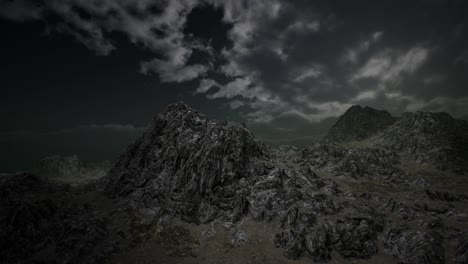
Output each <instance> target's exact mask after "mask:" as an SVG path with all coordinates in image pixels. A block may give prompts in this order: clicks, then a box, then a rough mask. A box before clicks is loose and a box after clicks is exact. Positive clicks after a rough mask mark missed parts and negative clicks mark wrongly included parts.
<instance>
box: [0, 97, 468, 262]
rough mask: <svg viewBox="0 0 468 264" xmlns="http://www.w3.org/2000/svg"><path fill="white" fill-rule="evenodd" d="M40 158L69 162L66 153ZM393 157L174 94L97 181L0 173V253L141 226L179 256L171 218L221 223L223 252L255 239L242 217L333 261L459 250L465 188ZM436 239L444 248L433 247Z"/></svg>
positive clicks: (69, 255)
mask: <svg viewBox="0 0 468 264" xmlns="http://www.w3.org/2000/svg"><path fill="white" fill-rule="evenodd" d="M395 125H396V124H395ZM395 125H394V126H395ZM392 127H393V126H392ZM389 142H390V141H389ZM53 160H56V159H53ZM52 163H53V162H52ZM53 164H58V165H55V168H63V170H64V171H66V172H67V173H71V174H74V173H80V170H75V168H77V167H80V166H81V165H79V161H78V160H77V159H75V158H71V159H65V160H63V161H57V162H56V163H53ZM399 164H400V155H399V154H398V153H397V151H396V150H392V149H390V148H386V149H380V148H376V147H363V146H347V145H340V144H335V143H333V142H322V143H320V144H316V145H313V146H310V147H308V148H305V149H303V150H299V149H297V148H294V147H286V146H283V147H278V148H271V147H268V146H265V145H264V144H262V143H261V142H259V141H257V140H256V139H255V138H254V136H253V135H252V134H251V133H250V132H249V131H248V130H247V128H246V127H245V126H243V125H240V124H232V123H228V122H218V121H213V120H208V119H207V118H206V117H205V116H204V115H202V114H201V113H198V112H196V111H195V110H193V109H191V108H190V107H188V106H187V105H185V104H183V103H176V104H173V105H170V106H168V107H167V108H166V110H165V111H164V112H162V113H160V114H158V115H157V116H156V117H155V118H154V120H153V121H152V123H151V125H150V126H149V127H148V129H147V131H146V132H145V133H144V134H143V135H142V137H141V138H140V139H138V140H137V141H136V142H135V143H134V144H132V145H131V146H130V147H129V148H128V149H127V150H126V151H125V152H124V153H123V154H122V156H121V157H120V159H119V160H118V161H117V162H116V164H115V166H114V167H113V168H112V169H111V170H110V171H109V173H108V174H107V175H106V176H104V177H102V178H100V179H99V180H98V181H97V183H96V185H97V186H98V188H97V190H96V189H93V190H92V191H90V192H87V191H86V190H88V189H89V188H91V189H92V188H94V187H95V186H94V185H93V184H88V185H80V186H78V187H70V186H68V185H65V184H62V183H59V182H57V181H50V180H49V179H48V178H47V177H39V176H35V175H32V174H17V175H1V176H0V211H1V212H2V213H3V214H0V248H2V249H7V250H0V262H1V263H56V262H58V263H103V262H104V261H106V260H109V259H108V257H109V256H110V255H112V254H113V253H115V252H124V251H126V250H128V249H131V248H132V247H133V246H135V245H136V244H139V243H140V244H144V241H145V240H146V239H149V238H151V239H152V240H151V241H152V243H151V244H154V243H159V244H161V247H162V249H163V252H166V253H167V254H168V255H169V256H179V257H183V258H187V257H191V256H192V253H193V252H192V249H193V248H194V247H197V244H198V243H199V242H200V241H201V240H200V241H199V240H198V239H197V238H196V237H195V236H196V234H195V233H191V232H190V231H189V230H187V229H184V228H182V227H181V226H176V225H173V224H174V223H176V222H178V221H182V222H185V223H184V225H191V226H197V227H200V226H204V225H199V224H206V223H210V225H211V226H212V227H213V226H214V225H215V224H221V225H222V226H223V227H224V228H225V229H226V231H228V233H227V235H226V236H225V238H224V239H225V240H224V242H225V245H226V246H227V247H229V248H236V250H237V249H239V250H240V249H242V248H243V247H251V246H254V247H255V245H257V244H256V243H257V242H258V240H257V237H255V232H251V231H252V230H251V229H250V230H249V226H248V225H246V226H242V223H243V222H255V223H256V224H259V225H263V226H269V227H272V229H270V230H272V232H271V234H268V235H269V236H268V237H269V238H267V239H271V243H272V244H271V246H272V247H273V246H276V247H277V248H279V249H280V250H282V251H283V253H284V256H285V257H286V258H288V259H299V258H309V259H312V260H313V261H314V262H318V263H321V262H329V261H335V260H336V259H334V258H335V256H336V254H339V255H340V256H339V258H340V260H343V261H346V262H347V263H352V262H354V261H356V259H367V260H368V261H369V262H370V263H382V262H383V261H380V260H379V259H376V258H378V257H379V256H380V255H385V256H386V257H390V258H392V259H393V257H394V259H393V260H395V261H396V260H397V259H398V261H400V262H401V263H444V261H445V259H446V256H445V255H444V254H446V252H452V253H451V254H452V256H450V257H451V258H452V259H454V260H456V261H458V262H459V263H464V262H466V261H465V260H466V256H467V254H466V247H467V239H466V232H464V231H463V230H461V229H462V228H464V227H465V226H466V225H464V224H465V223H466V221H467V220H468V219H467V217H466V215H467V211H466V206H463V205H464V204H463V203H466V201H467V196H466V195H465V194H461V193H460V194H454V193H453V192H451V191H450V192H446V191H439V190H436V189H434V188H432V186H431V189H430V190H429V189H427V186H425V185H424V181H423V180H420V181H419V180H418V181H417V185H416V186H413V187H414V188H409V187H408V186H409V185H407V184H406V183H408V181H409V178H408V177H407V176H406V175H405V172H404V171H403V169H402V168H401V167H399ZM52 167H54V166H52ZM58 171H60V170H58ZM316 171H318V174H317V173H316ZM324 172H328V173H324ZM319 175H323V176H319ZM353 184H354V185H353ZM356 186H358V187H359V188H356ZM366 186H367V187H368V186H370V188H367V187H366ZM379 186H380V187H379ZM421 186H424V188H421ZM390 187H391V188H390ZM401 187H405V188H401ZM376 188H380V189H376ZM381 188H384V189H381ZM400 188H401V189H400ZM380 190H383V191H380ZM88 195H94V196H93V197H94V198H89V197H88ZM107 198H110V200H108V199H107ZM108 203H110V204H111V205H109V204H108ZM167 223H170V224H169V225H167ZM179 223H180V222H179ZM408 226H411V227H408ZM211 230H212V231H210V232H215V228H213V229H211ZM442 234H443V236H442ZM212 235H213V236H214V234H212ZM200 236H202V237H203V232H202V234H201V235H200ZM210 236H211V233H210ZM455 240H456V241H455ZM214 241H216V240H214ZM153 242H154V243H153ZM446 242H449V243H446ZM200 243H203V242H200ZM450 243H451V244H453V246H452V248H451V250H452V251H446V250H445V249H444V248H443V247H442V245H445V244H450ZM146 246H148V244H146ZM211 249H212V247H211ZM254 250H256V248H255V249H254ZM272 250H274V248H272ZM221 251H222V250H221ZM166 253H164V254H166ZM214 253H215V252H213V254H214ZM162 254H163V253H162ZM216 254H217V253H216ZM225 256H226V255H223V257H225ZM392 256H393V257H392ZM332 258H333V259H332ZM221 259H224V258H221ZM54 260H59V261H56V262H54ZM199 260H200V259H199ZM257 260H258V259H257ZM384 263H385V262H384Z"/></svg>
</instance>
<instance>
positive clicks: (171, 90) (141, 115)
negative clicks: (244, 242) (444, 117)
mask: <svg viewBox="0 0 468 264" xmlns="http://www.w3.org/2000/svg"><path fill="white" fill-rule="evenodd" d="M467 10H468V2H467V1H464V0H453V1H452V0H413V1H407V0H406V1H398V0H391V1H370V0H369V1H360V0H357V1H344V0H343V1H325V0H324V1H308V0H303V1H301V0H297V1H279V0H206V1H201V0H200V1H195V0H170V1H158V0H99V1H97V0H47V1H38V0H30V1H29V0H0V28H1V34H2V41H1V42H0V58H1V59H2V60H1V63H0V65H1V66H0V67H1V69H0V72H1V73H0V74H1V78H2V96H1V97H0V105H1V107H2V111H1V112H0V122H1V123H2V127H1V130H0V135H1V137H0V149H1V151H0V158H1V159H2V160H3V161H6V162H3V163H2V166H1V167H0V170H3V171H8V170H16V169H23V168H26V167H28V166H31V164H32V163H33V162H34V160H37V159H39V158H41V157H43V156H46V155H52V154H61V155H70V154H74V153H77V154H78V155H80V156H82V158H83V159H84V160H100V159H107V158H108V159H112V158H113V157H115V155H117V154H118V153H119V152H120V151H122V149H123V148H124V147H125V146H126V145H127V144H128V143H129V142H131V141H132V140H133V139H134V138H135V137H137V136H138V135H140V134H141V132H142V131H143V129H144V128H145V126H146V125H147V124H148V122H149V121H150V120H151V118H152V117H153V116H154V115H155V113H157V112H158V111H161V110H162V109H164V107H165V106H166V105H167V104H169V103H173V102H176V101H180V100H182V101H184V102H186V103H188V104H189V105H191V106H192V107H193V108H195V109H197V110H199V111H200V112H203V113H205V114H206V115H207V116H208V117H210V118H215V119H227V120H232V121H238V122H244V123H246V124H247V126H248V127H250V128H251V129H252V131H253V132H254V133H255V134H256V135H257V136H259V137H261V138H264V139H265V140H267V141H270V142H274V143H288V142H293V143H297V142H301V143H304V142H309V141H312V140H313V139H314V138H317V137H320V136H321V135H323V133H324V132H326V129H327V128H328V127H330V125H331V124H333V122H334V121H335V120H336V116H339V115H340V114H342V113H343V112H344V111H345V110H346V109H347V108H349V107H350V106H351V105H354V104H361V105H368V106H371V107H374V108H378V109H387V110H388V111H390V112H391V113H392V114H394V115H399V114H401V113H402V112H404V111H416V110H425V111H446V112H448V113H450V114H452V115H453V116H454V117H457V118H466V117H468V107H467V105H468V87H467V85H468V74H467V73H468V11H467Z"/></svg>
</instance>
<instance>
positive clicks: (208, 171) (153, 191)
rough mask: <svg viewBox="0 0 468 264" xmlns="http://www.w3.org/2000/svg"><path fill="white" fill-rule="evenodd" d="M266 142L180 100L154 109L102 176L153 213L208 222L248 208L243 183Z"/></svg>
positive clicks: (253, 173) (116, 192) (112, 191)
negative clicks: (139, 134) (158, 110)
mask: <svg viewBox="0 0 468 264" xmlns="http://www.w3.org/2000/svg"><path fill="white" fill-rule="evenodd" d="M265 150H266V147H265V146H264V145H263V144H262V143H260V142H258V141H257V140H255V139H254V137H253V135H252V134H251V133H250V132H249V131H248V130H247V128H246V127H245V126H243V125H240V124H232V123H228V122H217V121H212V120H208V119H207V118H206V117H205V116H204V115H202V114H201V113H198V112H196V111H194V110H193V109H191V108H190V107H188V106H187V105H185V104H183V103H176V104H173V105H170V106H168V107H167V108H166V110H165V111H164V112H163V113H160V114H158V115H157V116H156V117H155V118H154V120H153V121H152V123H151V125H150V126H149V128H148V129H147V131H146V132H145V133H144V135H143V136H142V137H141V138H140V139H139V140H137V142H135V143H134V144H133V145H132V146H130V147H129V148H128V150H127V151H126V152H125V153H124V154H123V155H122V156H121V157H120V159H119V161H118V162H117V164H116V166H115V167H114V168H113V169H112V170H111V171H110V172H109V174H108V175H107V176H106V177H105V179H104V180H103V184H102V186H104V189H105V192H106V193H107V194H108V195H110V196H111V197H122V198H125V200H127V201H128V202H130V203H132V204H133V205H135V206H137V207H144V208H148V209H151V210H153V211H154V213H155V214H157V215H159V214H170V215H178V216H180V217H182V218H183V219H184V220H186V221H189V222H201V223H204V222H209V221H211V220H213V219H214V218H215V217H217V216H218V215H219V214H224V215H225V216H229V217H234V218H235V217H240V216H242V215H244V214H245V213H246V210H248V204H247V201H246V195H248V193H246V187H247V186H251V185H252V184H253V181H256V180H257V176H258V174H260V173H264V172H263V171H262V169H263V168H261V166H259V165H258V164H259V161H260V160H261V159H263V158H266V155H267V154H266V152H265Z"/></svg>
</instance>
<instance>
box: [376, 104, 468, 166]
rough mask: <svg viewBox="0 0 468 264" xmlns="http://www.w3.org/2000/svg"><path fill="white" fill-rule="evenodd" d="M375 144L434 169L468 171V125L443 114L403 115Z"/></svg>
mask: <svg viewBox="0 0 468 264" xmlns="http://www.w3.org/2000/svg"><path fill="white" fill-rule="evenodd" d="M378 140H380V141H381V142H382V144H381V145H382V147H384V148H391V149H394V150H397V151H401V152H405V153H409V154H411V155H413V156H414V158H415V159H416V160H417V161H418V162H419V163H426V164H431V165H433V166H435V167H436V168H438V169H441V170H446V169H452V170H458V171H464V170H467V169H468V164H467V163H468V122H467V121H465V120H457V119H454V118H453V117H451V116H450V115H449V114H447V113H429V112H416V113H404V114H403V116H402V117H401V118H400V120H399V121H398V122H396V123H395V124H394V125H393V126H391V127H389V128H388V129H386V130H385V131H384V132H383V133H382V134H381V135H379V137H378Z"/></svg>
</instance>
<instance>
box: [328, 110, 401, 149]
mask: <svg viewBox="0 0 468 264" xmlns="http://www.w3.org/2000/svg"><path fill="white" fill-rule="evenodd" d="M395 121H396V119H395V118H394V117H392V116H391V115H390V113H388V112H387V111H384V110H376V109H373V108H371V107H368V106H366V107H364V108H363V107H361V106H359V105H354V106H352V107H351V108H349V109H348V110H347V111H346V112H345V113H344V114H343V115H342V116H340V118H339V119H338V121H337V122H336V123H335V124H334V125H333V126H332V128H331V129H330V131H329V132H328V134H327V136H326V137H325V139H324V140H325V142H334V143H342V142H350V141H361V140H364V139H366V138H369V137H370V136H373V135H375V134H377V133H378V132H381V131H383V130H384V129H386V128H387V127H389V126H390V125H392V124H393V123H395Z"/></svg>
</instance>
